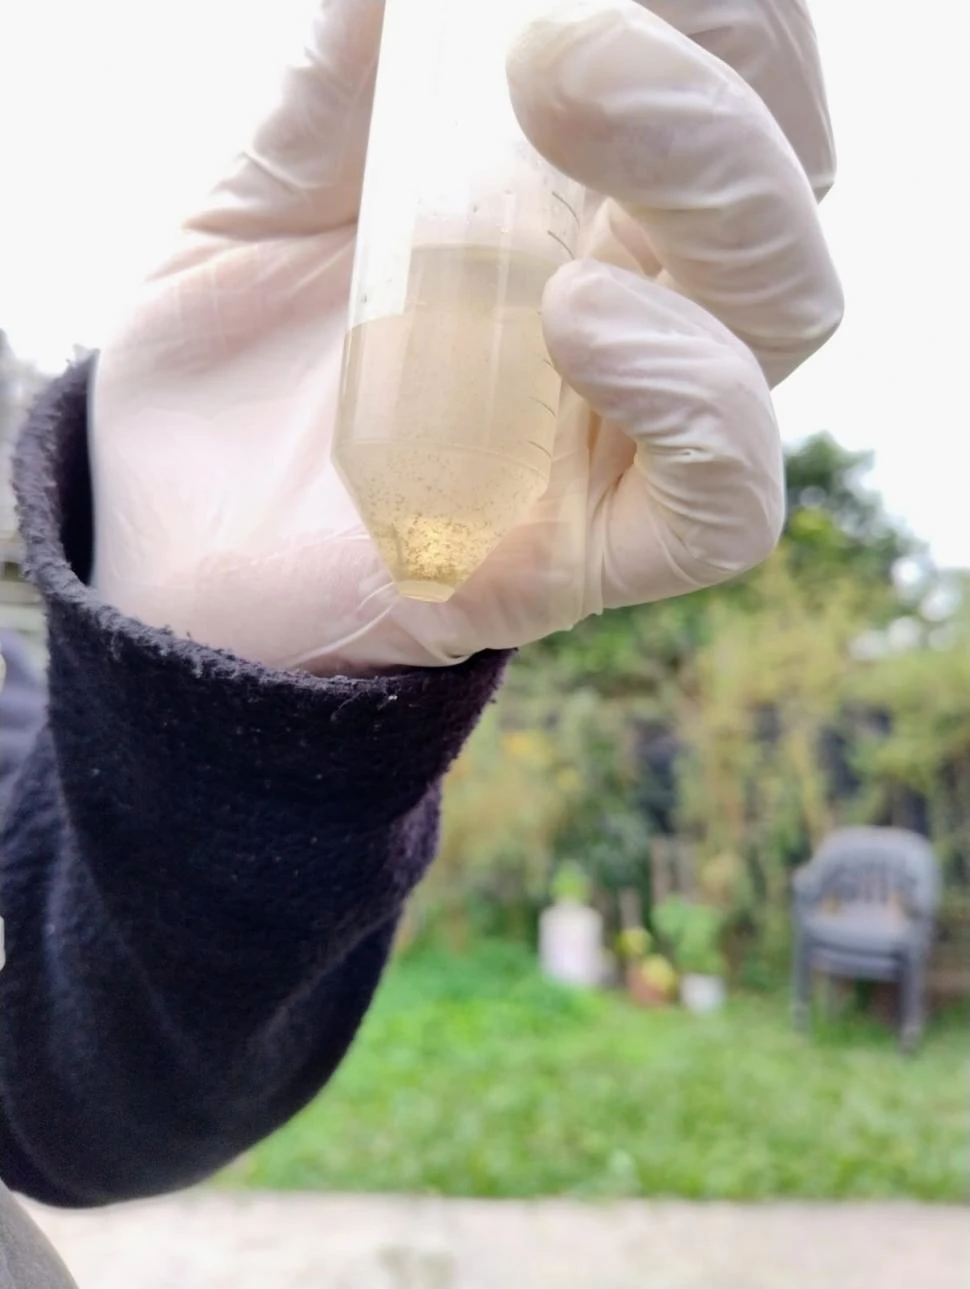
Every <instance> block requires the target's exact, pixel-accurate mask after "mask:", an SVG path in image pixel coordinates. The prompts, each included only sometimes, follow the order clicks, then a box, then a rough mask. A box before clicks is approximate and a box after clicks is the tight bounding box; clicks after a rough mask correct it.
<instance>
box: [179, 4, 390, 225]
mask: <svg viewBox="0 0 970 1289" xmlns="http://www.w3.org/2000/svg"><path fill="white" fill-rule="evenodd" d="M383 21H384V4H383V0H321V2H320V4H319V8H318V9H317V12H316V14H315V17H314V21H313V26H312V28H311V32H310V36H309V38H308V39H307V41H306V43H305V45H304V48H303V51H302V53H301V55H300V57H299V58H298V59H297V60H296V61H294V62H293V63H292V64H291V65H290V66H289V67H288V68H287V69H286V70H285V72H284V73H283V77H282V79H281V82H280V85H279V89H278V92H277V99H276V103H275V105H274V106H273V108H272V110H271V111H270V113H269V114H268V116H267V117H266V118H265V120H264V121H263V122H262V123H261V124H260V125H259V127H258V128H257V130H256V131H255V134H254V136H253V138H252V140H251V141H250V142H249V144H248V145H247V147H246V148H245V149H244V150H243V151H242V153H241V154H240V155H239V156H238V157H237V159H236V162H235V164H234V165H233V166H232V167H231V169H230V171H229V172H228V173H227V174H226V175H225V176H224V178H223V179H222V180H221V182H220V183H218V184H217V185H216V187H215V188H214V189H213V190H212V192H211V193H210V194H209V196H208V198H207V200H206V201H205V202H204V203H203V205H202V206H201V208H200V209H199V210H198V211H197V212H196V213H195V214H194V215H193V216H192V218H191V219H190V220H188V221H187V225H186V226H187V227H188V228H189V229H190V230H194V231H200V232H206V233H215V234H216V235H219V236H224V237H229V238H234V239H240V240H248V239H252V240H256V239H264V238H268V237H278V236H292V235H299V234H312V233H321V232H326V231H328V230H330V229H333V228H337V227H340V226H341V225H343V224H346V223H347V222H348V221H350V220H352V219H354V218H355V216H356V214H357V209H358V206H359V204H360V192H361V185H362V183H363V173H364V159H365V156H366V152H367V135H368V131H369V128H370V116H371V107H372V103H373V93H374V81H375V75H376V69H377V55H378V52H379V49H380V39H381V29H382V26H383Z"/></svg>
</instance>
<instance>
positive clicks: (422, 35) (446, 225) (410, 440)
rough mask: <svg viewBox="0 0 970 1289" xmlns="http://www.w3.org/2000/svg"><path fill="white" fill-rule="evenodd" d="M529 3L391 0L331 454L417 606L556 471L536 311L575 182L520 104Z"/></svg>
mask: <svg viewBox="0 0 970 1289" xmlns="http://www.w3.org/2000/svg"><path fill="white" fill-rule="evenodd" d="M364 2H366V0H362V3H364ZM530 6H531V7H532V8H533V9H535V11H537V12H538V11H542V10H544V11H548V10H549V9H550V7H551V6H550V0H544V2H542V3H540V0H477V2H476V3H474V4H467V3H461V2H460V0H386V9H385V17H384V28H383V35H382V40H381V51H380V58H379V63H378V70H377V85H376V90H375V102H374V115H373V120H372V125H371V132H370V139H369V144H368V155H367V164H366V170H365V176H364V189H363V197H362V204H361V213H360V220H359V227H358V240H357V248H356V259H355V265H354V280H353V286H352V289H351V301H350V311H349V317H348V335H347V341H346V346H345V351H344V365H343V374H342V382H341V396H340V408H339V413H338V423H337V430H336V436H335V442H334V461H335V464H336V466H337V469H338V470H339V472H340V474H341V477H342V478H343V480H344V482H345V484H346V486H347V488H348V489H349V491H350V493H351V496H352V497H353V499H354V502H355V504H356V506H357V509H358V511H359V513H360V516H361V519H362V521H363V522H364V524H365V525H366V527H367V529H368V531H369V533H370V534H371V537H372V538H373V540H374V542H375V543H376V545H377V547H378V549H379V551H380V553H381V555H382V556H383V558H384V560H385V562H386V564H387V566H388V568H389V570H390V572H391V575H392V577H393V578H394V581H395V583H396V585H397V588H398V590H399V591H400V592H401V594H403V595H406V596H410V597H412V598H414V599H419V600H430V601H437V602H442V601H445V600H447V599H448V598H449V597H450V596H451V595H452V593H453V592H454V591H455V590H456V588H458V587H459V586H461V584H462V583H463V582H464V581H465V580H466V578H468V577H469V575H470V574H471V573H473V572H474V571H475V569H476V568H477V567H478V566H479V565H480V564H481V563H482V561H483V560H484V559H485V558H486V556H487V555H488V554H489V553H490V552H491V551H492V550H493V549H494V548H495V546H496V545H497V544H498V542H499V541H500V540H501V538H502V537H503V536H505V534H506V533H507V532H508V531H509V530H510V529H511V528H512V527H513V526H514V525H515V524H516V523H517V522H518V521H519V520H520V519H521V518H522V517H523V515H524V513H525V512H526V511H527V510H528V508H529V507H530V505H531V504H532V503H534V502H535V501H536V500H537V499H538V498H539V497H540V496H541V495H542V494H543V492H544V491H545V490H546V488H547V486H548V482H549V473H550V467H551V462H552V447H553V437H554V432H555V424H556V417H557V410H558V404H559V397H560V392H561V380H560V377H559V375H558V373H557V372H556V370H555V368H554V367H553V365H552V362H551V360H550V358H549V355H548V353H547V351H546V347H545V343H544V340H543V335H542V324H541V318H540V304H541V300H542V292H543V288H544V287H545V284H546V282H547V281H548V279H549V277H550V276H551V275H552V273H553V272H554V271H555V270H556V269H557V268H559V267H560V265H562V264H564V263H565V262H566V261H567V260H570V259H571V258H573V254H574V249H575V243H576V237H577V234H578V232H579V222H580V212H581V209H582V205H581V203H582V201H583V196H584V191H583V189H582V187H581V186H580V185H579V184H578V183H576V182H574V181H573V180H571V179H568V178H566V177H565V176H563V175H562V174H560V173H559V172H558V171H557V170H555V169H554V168H553V167H552V166H551V165H549V164H548V163H547V162H546V161H545V160H544V159H543V158H542V157H541V156H540V155H539V153H538V152H537V151H536V150H535V149H534V148H533V146H532V145H531V144H530V143H529V142H528V140H527V139H526V137H525V135H524V134H523V132H522V129H521V127H520V126H519V124H518V122H517V120H516V118H515V114H514V112H513V110H512V106H511V101H510V96H509V89H508V82H507V80H506V74H505V60H506V54H507V50H508V47H509V43H510V41H511V40H512V39H513V38H514V36H515V34H516V32H517V30H519V29H520V28H521V27H522V26H523V25H524V24H525V22H526V21H527V20H528V17H529V14H530Z"/></svg>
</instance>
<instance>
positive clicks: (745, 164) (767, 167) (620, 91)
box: [508, 0, 842, 385]
mask: <svg viewBox="0 0 970 1289" xmlns="http://www.w3.org/2000/svg"><path fill="white" fill-rule="evenodd" d="M508 73H509V85H510V89H511V93H512V101H513V106H514V108H515V111H516V115H517V116H518V119H519V122H520V124H521V125H522V128H523V129H524V130H525V132H526V134H527V135H528V136H529V138H530V139H531V141H532V143H533V144H534V145H535V146H536V147H537V148H538V149H539V151H540V152H542V153H543V154H544V155H545V156H546V157H547V158H548V159H549V160H550V161H551V162H552V163H553V164H554V165H556V166H557V167H558V168H559V169H560V170H562V171H564V172H565V173H567V174H569V175H571V176H572V177H573V178H575V179H578V180H579V181H580V182H582V183H584V184H586V185H587V186H588V187H589V188H592V189H594V190H595V191H597V192H600V193H604V194H606V195H607V196H609V197H612V198H614V199H615V200H616V201H618V202H619V203H620V205H621V206H622V207H623V208H624V209H625V210H626V211H627V212H628V213H629V214H630V215H632V216H633V217H634V218H635V219H636V220H638V221H639V222H641V223H642V225H643V227H644V228H645V230H646V233H647V236H648V239H649V242H650V244H651V246H652V247H653V250H654V252H655V253H656V256H657V258H658V259H659V261H660V262H661V264H662V265H663V267H664V269H665V270H666V275H667V277H666V278H665V279H664V280H668V279H669V281H671V282H672V283H673V285H675V286H676V288H677V289H678V290H679V291H681V292H682V293H683V294H685V295H687V296H688V297H689V298H691V299H692V300H694V301H695V302H697V303H698V304H700V305H702V306H703V307H704V308H706V309H707V310H709V311H710V312H711V313H712V314H714V316H715V317H717V318H718V319H719V320H720V321H721V322H722V323H723V324H724V325H725V326H727V327H729V328H730V330H731V331H733V332H734V334H735V335H737V336H738V337H739V338H740V339H741V340H743V341H744V343H745V344H746V345H748V346H749V347H750V349H751V350H752V351H753V352H754V353H755V355H756V357H757V358H758V360H759V362H760V363H761V366H762V369H763V371H764V373H765V375H766V377H767V378H768V381H769V383H770V384H772V385H774V384H777V383H778V382H779V381H781V380H783V379H784V378H785V377H786V376H787V375H788V374H789V373H790V372H792V371H793V370H794V369H795V368H796V367H798V366H799V365H800V364H801V363H802V362H803V361H804V360H805V358H807V357H808V356H809V355H810V354H811V353H813V352H814V351H815V350H816V349H817V348H819V346H820V345H821V344H822V343H824V341H825V340H826V339H827V338H828V337H829V336H830V335H831V334H832V332H833V331H834V330H835V328H836V327H837V326H838V323H839V321H840V319H841V315H842V293H841V288H840V286H839V281H838V278H837V275H836V273H835V269H834V267H833V265H832V261H831V258H830V256H829V253H828V249H827V247H826V245H825V240H824V237H823V235H822V230H821V226H820V224H819V220H818V212H817V206H816V200H815V195H814V192H813V190H812V187H811V185H810V183H809V181H808V179H807V177H806V174H805V171H804V169H803V168H802V165H801V163H800V162H799V160H798V157H797V156H796V155H795V152H794V150H793V148H792V146H791V144H790V143H789V142H788V140H787V139H786V137H785V135H784V133H783V131H782V130H781V128H780V126H779V125H778V124H777V122H776V121H775V119H774V117H773V116H772V114H771V112H770V111H769V110H768V108H767V106H766V105H765V103H764V101H763V100H762V99H761V97H760V96H759V95H758V94H757V93H755V91H754V90H752V89H751V88H750V86H749V85H748V84H747V83H746V82H745V81H744V80H743V79H742V77H741V76H740V75H739V74H738V73H737V72H735V71H734V70H733V69H732V68H730V67H729V66H727V64H726V63H724V62H722V61H721V60H720V59H719V58H716V57H715V56H713V55H712V54H710V53H708V52H707V51H706V50H704V49H703V48H701V47H700V46H699V45H698V44H697V43H695V42H694V41H692V40H691V39H690V38H689V37H687V36H684V35H683V34H682V33H681V32H679V31H677V30H676V29H675V28H673V27H672V26H670V25H669V24H668V23H666V22H664V21H663V19H661V18H658V17H656V16H655V15H654V14H652V13H650V12H648V11H647V10H645V9H643V8H641V7H640V6H638V5H637V4H635V3H634V0H585V2H581V3H579V4H577V5H576V6H575V7H574V8H572V9H569V10H567V11H564V12H560V13H557V14H553V15H552V16H550V17H547V18H544V19H540V20H538V21H536V22H533V23H532V24H530V26H529V27H528V28H527V29H526V30H525V32H524V33H523V35H522V37H521V38H520V40H519V41H518V42H517V43H516V45H515V46H514V47H513V49H512V50H511V52H510V56H509V62H508Z"/></svg>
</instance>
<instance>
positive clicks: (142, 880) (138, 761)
mask: <svg viewBox="0 0 970 1289" xmlns="http://www.w3.org/2000/svg"><path fill="white" fill-rule="evenodd" d="M83 410H84V383H83V373H75V374H73V375H72V376H71V377H69V378H68V379H67V381H65V382H62V383H61V386H60V387H59V389H58V390H57V391H55V392H54V394H53V395H52V396H51V397H50V398H49V399H48V400H47V401H46V403H45V405H44V406H43V407H42V408H41V409H40V411H39V413H38V414H37V415H36V416H35V418H34V422H33V424H32V425H31V427H30V428H29V430H28V432H27V434H26V436H25V438H24V439H23V441H22V443H21V448H20V452H19V458H18V481H19V489H20V499H21V507H22V513H23V522H24V532H25V538H26V541H27V547H28V554H29V558H30V567H31V570H32V574H33V577H34V579H35V581H36V583H37V585H38V586H39V588H40V590H41V592H42V594H43V596H44V598H45V601H46V603H47V611H48V625H49V648H50V672H49V701H48V707H49V715H48V724H47V725H46V727H45V728H43V730H42V731H41V733H40V735H39V737H38V739H37V741H36V744H35V746H34V747H33V750H32V751H31V753H30V754H29V756H28V758H27V760H26V762H25V763H24V765H23V766H22V768H21V769H20V770H19V772H18V773H17V775H16V778H15V781H14V785H13V788H12V792H11V795H10V799H9V802H8V806H7V811H6V816H5V818H4V821H3V835H2V842H0V845H2V860H0V900H2V912H3V915H4V918H5V920H6V927H7V965H6V968H5V969H4V972H3V973H2V975H0V1098H2V1118H0V1125H2V1126H0V1161H2V1167H3V1170H4V1176H5V1179H6V1180H7V1181H8V1184H10V1185H12V1186H14V1187H15V1188H18V1189H23V1190H26V1191H28V1192H30V1193H33V1194H35V1195H37V1196H38V1197H39V1198H41V1199H44V1200H47V1201H49V1202H55V1203H67V1204H89V1203H101V1202H105V1201H109V1200H113V1199H120V1198H128V1197H132V1196H136V1195H143V1194H149V1193H152V1192H155V1191H160V1190H164V1189H168V1188H171V1187H174V1186H179V1185H183V1184H186V1183H188V1182H191V1181H194V1180H197V1179H198V1178H200V1177H202V1176H205V1175H206V1174H207V1173H209V1172H211V1171H212V1170H213V1169H214V1168H216V1167H218V1166H219V1165H220V1164H222V1163H224V1162H226V1161H227V1160H228V1159H230V1158H231V1157H232V1156H233V1155H235V1154H236V1153H238V1152H239V1151H240V1150H242V1149H245V1148H246V1147H247V1146H248V1145H250V1144H252V1143H253V1142H254V1141H256V1140H258V1139H259V1138H260V1137H262V1136H263V1135H265V1134H266V1133H267V1132H268V1131H270V1130H272V1129H273V1128H274V1127H276V1126H277V1125H278V1124H280V1123H282V1122H283V1121H285V1120H286V1119H287V1118H288V1117H289V1116H290V1115H292V1114H293V1113H294V1111H295V1110H297V1109H298V1108H299V1107H300V1106H301V1105H302V1104H304V1103H305V1101H306V1100H307V1099H308V1098H309V1097H311V1096H312V1095H313V1094H314V1093H315V1092H316V1091H317V1090H318V1089H319V1087H320V1086H321V1085H322V1083H323V1082H325V1081H326V1078H327V1077H328V1076H329V1074H330V1073H331V1071H332V1070H333V1068H334V1067H335V1066H336V1064H337V1063H338V1062H339V1060H340V1058H341V1057H342V1055H343V1053H344V1051H345V1050H346V1047H347V1044H348V1043H349V1041H350V1039H351V1038H352V1036H353V1034H354V1032H355V1030H356V1027H357V1024H358V1023H359V1020H360V1018H361V1016H362V1014H363V1012H364V1011H365V1010H366V1007H367V1004H368V1002H369V1000H370V997H371V994H372V991H373V989H374V986H375V984H376V982H377V980H378V978H379V975H380V970H381V967H382V965H383V962H384V960H385V957H386V954H387V952H388V948H389V945H390V940H391V937H392V935H393V929H394V926H395V923H396V920H397V917H398V915H399V913H400V910H401V907H402V904H403V902H404V901H405V899H406V898H407V895H408V893H409V892H410V891H411V890H412V889H413V887H414V885H415V883H416V882H417V881H418V880H419V879H420V877H421V875H422V873H423V872H424V869H425V868H426V866H427V864H428V863H429V861H430V859H431V856H432V853H433V849H434V844H435V840H436V828H437V810H438V784H439V782H440V779H441V776H442V775H443V773H444V771H445V769H446V768H447V766H448V764H449V763H450V761H451V760H452V759H453V757H454V756H455V755H456V754H457V752H458V751H459V749H460V747H461V745H462V743H463V741H464V739H465V738H466V737H467V735H468V733H469V732H470V730H471V729H472V727H473V726H474V724H475V721H476V720H477V718H478V715H479V714H480V712H481V710H482V707H483V706H484V704H485V703H486V702H487V701H488V699H489V697H490V695H491V694H492V692H493V690H494V688H495V686H496V685H497V683H498V681H499V678H500V675H501V671H502V667H503V663H504V658H503V657H502V656H500V655H482V656H479V657H477V658H475V659H473V660H471V661H470V662H469V663H467V664H465V665H464V666H462V667H458V668H445V669H438V670H435V671H427V672H425V671H413V672H410V673H408V674H406V675H403V676H399V677H395V678H393V679H373V680H345V679H335V680H329V681H321V680H316V679H313V678H311V677H308V676H302V675H297V674H289V673H285V674H284V673H277V672H271V671H268V670H266V669H264V668H261V667H258V666H253V665H250V664H247V663H245V662H242V661H240V660H238V659H235V658H233V657H231V656H229V655H226V654H220V653H216V652H214V651H211V650H207V649H203V648H201V647H198V646H195V645H193V644H192V643H190V642H185V641H179V640H176V639H175V638H174V637H172V636H169V635H166V634H165V633H161V632H155V631H149V630H147V629H145V628H142V627H140V626H139V625H137V624H135V623H133V622H131V621H129V620H127V619H124V618H122V617H121V616H120V615H118V614H117V613H115V612H114V611H112V610H111V609H110V608H108V607H106V606H104V605H102V604H100V603H98V602H97V600H96V599H95V598H94V597H93V596H92V594H91V592H90V591H89V590H88V589H87V587H86V586H85V585H84V576H85V573H86V568H85V561H86V558H87V552H89V550H90V540H89V534H90V519H89V516H88V515H87V514H86V513H85V506H86V505H87V504H88V503H87V484H86V479H87V475H86V453H85V448H84V428H85V427H84V415H83ZM62 533H65V534H67V537H68V545H67V547H66V548H65V546H63V545H62V543H61V540H60V536H59V535H60V534H62ZM71 542H73V547H72V546H71V544H70V543H71Z"/></svg>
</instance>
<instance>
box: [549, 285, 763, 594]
mask: <svg viewBox="0 0 970 1289" xmlns="http://www.w3.org/2000/svg"><path fill="white" fill-rule="evenodd" d="M543 325H544V330H545V337H546V343H547V345H548V348H549V353H550V356H551V357H552V359H553V361H554V363H555V364H556V367H557V368H558V369H559V371H560V373H561V374H562V376H563V378H564V380H565V382H566V383H567V385H568V386H570V387H571V388H572V389H573V390H575V391H576V392H577V393H578V394H579V395H581V397H582V398H583V399H585V400H586V402H587V403H588V404H589V405H590V407H591V408H592V409H593V410H594V411H595V412H596V413H597V414H598V415H599V416H600V417H601V418H603V420H604V421H605V422H607V423H608V424H610V425H613V426H616V427H619V428H621V429H622V430H623V431H624V432H625V433H626V434H627V435H629V437H630V438H631V439H632V440H633V442H634V444H635V446H636V452H635V457H634V460H633V463H632V465H630V466H629V468H628V469H626V470H625V471H624V472H623V473H622V474H621V475H619V476H616V475H614V476H613V477H608V478H604V479H601V480H599V486H598V487H597V485H596V481H593V487H592V493H593V507H594V515H593V518H592V522H591V524H590V526H589V536H588V543H589V545H588V552H589V559H588V574H587V577H588V585H587V588H586V606H585V608H586V612H597V611H599V610H600V609H602V608H610V607H618V606H621V605H627V604H638V603H643V602H647V601H649V600H653V599H659V598H661V597H664V596H668V595H676V594H681V593H683V592H685V591H690V590H694V589H696V588H697V587H700V586H707V585H712V584H714V583H716V582H720V581H724V580H725V579H727V578H729V577H732V576H734V575H735V574H737V573H740V572H742V571H744V570H745V569H748V568H751V567H753V566H754V565H755V564H757V563H759V562H760V561H761V560H763V559H764V558H765V557H766V556H767V555H768V554H769V552H770V551H771V550H772V548H773V547H774V545H775V543H776V542H777V540H778V537H779V534H780V532H781V527H782V522H783V518H784V466H783V458H782V451H781V444H780V440H779V436H778V430H777V425H776V422H775V417H774V412H773V409H772V405H771V396H770V392H769V389H768V386H767V384H766V382H765V379H764V375H763V373H762V372H761V370H760V368H759V366H758V364H757V362H756V360H755V359H754V356H753V355H752V354H751V352H750V350H748V349H747V347H746V346H745V345H743V344H742V343H740V342H739V341H738V340H737V338H736V337H735V336H734V335H732V333H731V332H730V331H728V330H727V329H726V328H725V327H724V326H722V325H721V324H720V323H719V322H718V321H717V319H716V318H713V317H712V316H711V315H710V314H707V313H706V312H705V311H704V310H703V309H701V308H699V307H698V306H697V305H696V304H693V303H692V302H691V301H689V300H686V299H685V298H684V297H683V296H680V295H679V294H677V293H676V292H673V291H670V290H668V289H667V288H665V287H663V286H662V285H660V284H658V283H656V282H652V281H650V280H649V279H647V278H644V277H642V276H641V275H639V274H637V273H632V272H628V271H625V270H623V269H619V268H616V267H614V266H612V265H605V264H601V263H599V262H597V261H593V260H582V261H576V262H574V263H572V264H569V265H566V266H564V267H563V268H562V269H560V270H559V271H558V272H557V273H556V274H555V275H554V277H553V278H552V279H551V280H550V282H549V285H548V286H547V288H546V293H545V297H544V301H543Z"/></svg>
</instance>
